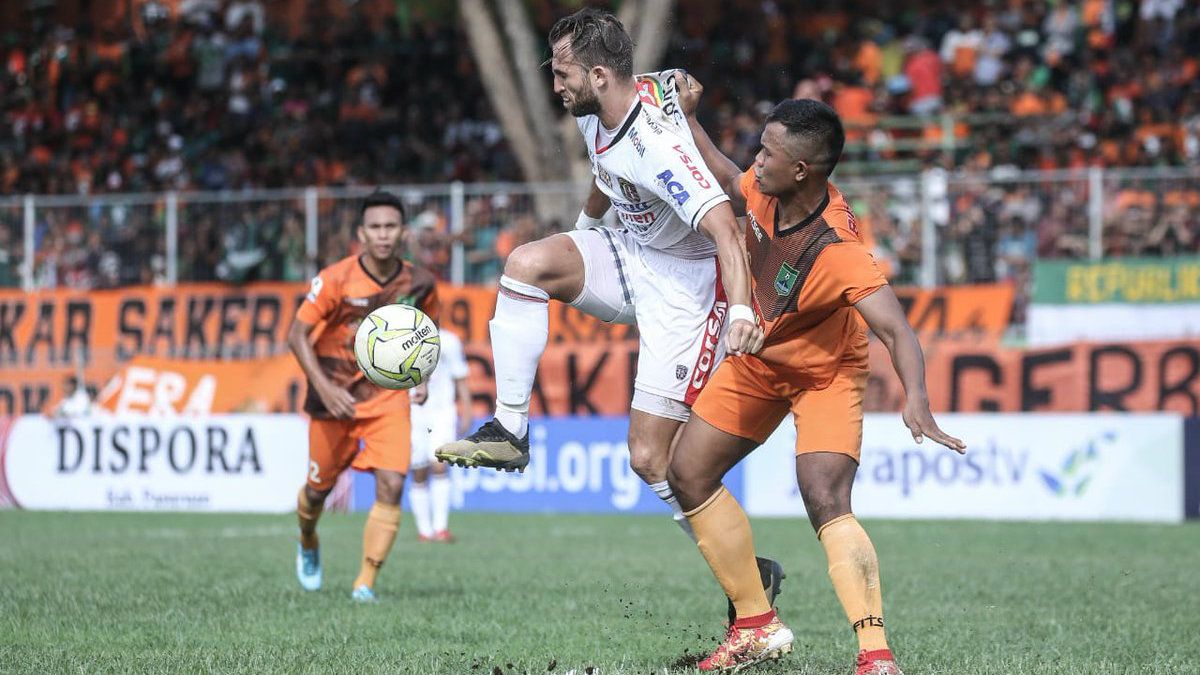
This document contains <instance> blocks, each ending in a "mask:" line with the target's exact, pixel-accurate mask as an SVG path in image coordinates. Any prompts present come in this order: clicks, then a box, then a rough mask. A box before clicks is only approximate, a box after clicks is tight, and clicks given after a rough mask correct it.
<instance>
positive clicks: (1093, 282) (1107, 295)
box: [1033, 256, 1200, 305]
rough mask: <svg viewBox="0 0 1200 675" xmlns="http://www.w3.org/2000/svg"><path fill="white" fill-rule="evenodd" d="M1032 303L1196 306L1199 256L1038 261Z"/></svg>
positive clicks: (1199, 289)
mask: <svg viewBox="0 0 1200 675" xmlns="http://www.w3.org/2000/svg"><path fill="white" fill-rule="evenodd" d="M1033 302H1034V303H1040V304H1047V305H1096V304H1114V303H1127V304H1162V303H1200V257H1197V256H1189V257H1179V258H1119V259H1114V260H1101V261H1095V262H1089V261H1062V260H1039V261H1038V262H1037V263H1036V264H1035V265H1034V268H1033Z"/></svg>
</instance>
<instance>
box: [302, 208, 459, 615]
mask: <svg viewBox="0 0 1200 675" xmlns="http://www.w3.org/2000/svg"><path fill="white" fill-rule="evenodd" d="M356 229H357V234H358V241H359V242H360V243H361V244H362V248H363V252H362V254H360V255H353V256H349V257H347V258H343V259H342V260H339V261H338V262H336V263H334V264H332V265H330V266H329V267H326V268H325V269H323V270H321V273H320V274H319V275H317V276H316V277H315V278H314V279H313V280H312V287H311V288H310V289H309V292H308V295H307V297H305V299H304V302H303V303H302V304H301V305H300V308H299V309H298V310H297V311H296V318H295V320H294V321H293V322H292V327H291V329H290V331H289V332H288V345H289V346H290V347H291V348H292V352H293V353H294V354H295V355H296V360H297V361H299V362H300V367H301V368H303V369H304V374H305V375H306V376H308V395H307V396H306V397H305V400H304V411H305V412H306V413H308V415H309V417H310V422H309V431H308V459H309V461H308V480H307V482H306V484H305V485H304V487H303V488H301V489H300V495H299V497H298V503H297V506H296V515H297V517H298V518H299V520H300V544H299V547H298V548H297V552H296V576H297V577H298V578H299V580H300V585H301V586H303V587H304V588H305V589H306V590H310V591H315V590H317V589H319V588H320V587H321V581H322V577H323V570H322V566H321V553H320V551H321V549H320V543H319V541H318V539H317V519H318V518H320V516H321V509H322V507H323V506H324V504H325V498H326V497H327V496H328V495H329V491H330V490H332V489H333V486H334V484H335V483H336V482H337V479H338V476H339V475H341V473H342V472H343V471H345V470H346V468H348V467H351V466H353V467H354V468H355V469H358V470H360V471H372V472H373V473H374V474H375V504H374V505H372V507H371V512H370V513H369V514H368V515H367V525H366V528H365V529H364V531H363V555H362V565H361V568H360V570H359V573H358V577H357V578H356V579H355V580H354V585H353V590H352V594H351V595H352V597H353V598H354V599H355V600H362V601H371V600H374V599H375V591H374V588H375V577H376V575H377V574H378V572H379V568H380V567H381V566H382V565H383V563H384V560H386V559H387V555H388V552H389V551H390V550H391V548H392V543H393V542H394V541H395V539H396V531H397V530H398V529H399V527H400V495H401V491H402V490H403V488H404V476H405V474H407V473H408V464H409V459H410V453H411V449H412V445H411V443H412V436H411V434H412V430H411V428H412V425H411V422H410V419H409V392H407V391H389V390H386V389H381V388H379V387H377V386H375V385H374V384H371V383H370V382H368V381H367V380H366V379H365V378H364V377H363V375H362V372H361V371H359V369H358V365H357V363H355V360H354V334H355V332H356V331H357V330H358V325H359V324H360V323H362V321H363V319H365V318H366V316H367V314H369V313H371V312H372V311H373V310H375V309H376V308H378V307H381V306H383V305H389V304H393V303H401V304H406V305H412V306H414V307H416V308H418V309H420V310H421V311H423V312H425V313H426V314H428V315H429V317H430V318H431V319H433V320H434V321H435V322H436V321H437V320H438V313H439V307H440V305H439V302H438V297H437V288H436V286H435V284H434V277H433V275H432V274H430V273H429V272H427V271H425V270H423V269H421V268H418V267H414V266H413V265H412V264H411V263H407V262H405V261H404V260H403V259H401V257H400V256H401V253H402V250H403V240H404V205H403V204H402V203H401V201H400V199H399V198H398V197H396V196H395V195H393V194H391V193H388V192H382V191H376V192H375V193H373V194H371V195H370V196H368V197H367V198H366V200H365V201H364V202H363V206H362V213H361V219H360V221H359V224H358V225H357V228H356ZM314 334H315V340H314ZM424 396H425V387H424V385H421V386H419V387H417V388H415V389H413V391H412V397H413V400H417V401H418V402H420V400H423V399H424ZM360 445H361V447H360Z"/></svg>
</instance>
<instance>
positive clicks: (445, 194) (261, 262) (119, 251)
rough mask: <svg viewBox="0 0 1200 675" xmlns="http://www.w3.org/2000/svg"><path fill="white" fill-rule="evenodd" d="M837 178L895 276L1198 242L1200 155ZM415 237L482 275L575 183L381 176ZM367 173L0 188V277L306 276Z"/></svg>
mask: <svg viewBox="0 0 1200 675" xmlns="http://www.w3.org/2000/svg"><path fill="white" fill-rule="evenodd" d="M835 182H836V183H837V184H838V185H839V187H840V188H841V189H842V191H843V192H844V193H845V194H846V195H847V197H848V198H849V200H850V202H851V205H852V207H853V209H854V211H855V213H856V215H857V216H858V218H859V221H860V222H861V223H862V225H863V227H864V229H865V230H866V231H867V232H868V233H869V236H870V238H871V246H872V248H873V250H874V252H875V254H876V257H877V259H878V260H879V261H880V263H881V264H882V265H883V266H884V268H885V270H886V272H887V273H888V274H889V275H890V277H891V278H892V279H893V280H894V281H895V282H896V283H900V284H911V285H919V286H924V287H933V286H940V285H955V284H965V283H991V282H996V281H1008V280H1011V281H1012V282H1014V283H1015V284H1016V285H1017V287H1018V291H1019V293H1020V292H1022V291H1027V290H1028V285H1029V283H1030V278H1029V276H1030V275H1029V272H1030V266H1031V264H1032V262H1033V261H1034V260H1035V259H1037V258H1038V257H1043V258H1066V259H1071V258H1074V259H1099V258H1102V257H1105V258H1107V257H1119V256H1124V255H1174V254H1186V253H1192V252H1195V251H1197V249H1198V246H1200V216H1198V215H1197V214H1198V213H1200V209H1198V208H1197V207H1198V206H1200V169H1196V168H1193V169H1167V168H1154V169H1100V168H1091V169H1083V170H1057V171H1017V170H1011V171H1004V170H997V169H993V170H990V171H987V172H947V171H944V170H940V169H929V170H926V171H923V172H919V173H898V174H886V175H879V176H872V177H867V176H849V177H842V178H838V177H835ZM390 189H392V190H394V191H396V192H397V193H398V194H400V195H401V196H402V198H403V199H404V201H405V203H406V204H407V205H408V207H409V210H408V219H409V224H410V229H411V235H410V236H411V239H410V250H411V252H412V255H413V256H414V257H416V258H417V259H418V261H419V262H421V263H422V264H424V265H426V266H428V267H430V268H432V269H434V270H435V271H436V272H438V273H439V274H440V275H441V276H442V278H444V279H446V280H447V281H451V282H454V283H490V282H492V281H494V280H495V279H496V278H497V276H498V275H499V272H500V270H501V269H502V266H503V260H504V258H505V257H506V256H507V254H508V253H509V252H511V250H512V249H513V248H515V247H516V246H517V245H520V244H521V243H523V242H525V241H530V240H533V239H536V238H539V237H541V236H545V235H546V234H548V233H550V232H553V231H559V230H562V229H564V228H567V227H570V224H569V223H561V222H557V221H551V222H546V219H543V218H539V217H538V216H537V215H536V214H537V208H536V204H535V202H536V200H537V199H538V198H540V197H545V196H550V197H553V198H555V199H557V200H559V202H560V203H566V204H575V203H579V202H580V201H581V200H582V198H583V195H584V191H583V188H581V187H580V186H577V185H573V184H567V183H554V184H537V185H534V184H522V183H465V184H464V183H451V184H437V185H397V186H390ZM367 191H368V189H367V188H361V187H360V188H316V187H308V188H298V189H282V190H255V191H244V192H230V193H211V192H179V193H176V192H168V193H141V194H104V195H95V196H78V195H55V196H40V195H26V196H21V197H0V250H3V251H4V255H3V257H0V285H5V286H9V287H21V288H24V289H26V290H29V291H32V290H35V289H41V288H54V287H63V286H66V287H73V288H82V289H90V288H109V287H116V286H123V285H130V284H147V283H152V284H160V285H170V284H174V283H177V282H185V281H227V282H233V283H238V282H243V281H250V280H294V281H296V280H303V279H307V278H308V277H309V276H311V275H312V274H313V272H314V271H315V270H316V269H317V268H319V267H320V266H322V265H325V264H328V263H329V262H332V261H333V260H335V259H337V258H338V257H340V256H341V255H344V252H345V251H347V250H350V249H351V247H352V245H353V236H354V235H353V224H354V222H355V220H356V219H357V217H358V211H357V210H358V200H359V199H360V198H361V197H362V196H363V195H364V194H365V193H366V192H367Z"/></svg>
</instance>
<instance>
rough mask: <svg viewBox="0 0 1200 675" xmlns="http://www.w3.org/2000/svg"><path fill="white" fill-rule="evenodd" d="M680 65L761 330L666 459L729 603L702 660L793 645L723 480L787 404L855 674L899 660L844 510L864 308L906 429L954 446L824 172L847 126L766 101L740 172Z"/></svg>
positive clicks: (826, 110) (854, 456) (887, 294)
mask: <svg viewBox="0 0 1200 675" xmlns="http://www.w3.org/2000/svg"><path fill="white" fill-rule="evenodd" d="M680 77H684V78H686V79H685V85H686V86H681V87H680V90H681V101H680V103H681V105H682V106H683V110H684V112H685V113H686V114H687V115H688V118H689V124H690V125H691V127H692V132H693V135H694V136H695V138H696V146H697V148H698V149H699V151H700V153H701V155H702V156H703V158H704V161H705V163H706V164H708V166H709V168H710V169H712V172H713V174H714V175H715V176H716V178H717V180H719V181H720V182H721V185H722V186H723V187H724V188H725V191H726V193H727V194H728V195H729V196H730V198H731V200H732V201H733V206H734V209H735V210H736V211H738V212H741V213H746V214H747V223H746V227H745V238H746V245H747V249H748V251H749V253H750V269H751V273H752V276H753V279H754V305H755V312H756V313H757V315H758V317H759V320H760V321H761V322H762V324H763V326H764V328H765V332H766V341H765V344H764V346H763V348H762V350H761V351H760V352H758V353H757V354H754V355H751V354H741V355H734V356H731V357H730V358H727V359H726V360H725V362H724V363H722V364H721V366H720V367H719V368H718V369H717V372H716V374H715V375H714V376H713V379H712V381H711V382H709V384H708V386H707V387H705V389H704V391H703V392H701V394H700V396H699V398H698V400H697V401H696V404H695V406H694V407H693V409H692V412H693V415H692V418H691V420H689V421H688V423H687V424H686V425H685V426H684V429H683V431H682V433H681V436H680V439H679V442H678V445H677V446H676V450H675V455H674V457H673V458H672V461H671V465H670V468H669V471H668V479H669V481H670V484H671V488H672V489H673V490H674V492H675V494H676V495H677V497H678V498H679V503H680V505H681V506H682V507H683V508H684V509H686V511H685V514H686V516H687V518H688V520H689V522H690V523H691V525H692V528H693V530H694V531H695V533H696V536H697V538H698V546H699V548H700V550H701V552H702V553H703V554H704V557H705V559H706V560H707V561H708V564H709V566H710V567H711V568H712V570H713V574H714V575H715V576H716V578H717V580H718V581H719V582H720V583H721V585H722V587H724V589H725V593H726V594H727V595H728V596H729V597H730V598H731V599H732V600H733V603H734V606H735V608H736V612H737V620H736V621H735V622H734V624H733V625H732V626H730V629H729V633H728V635H727V637H726V640H725V642H724V643H722V644H721V646H720V647H718V648H717V650H716V651H715V652H714V653H713V654H712V655H711V656H710V657H709V658H707V659H705V660H704V661H703V662H701V663H700V669H701V670H724V669H732V668H737V667H741V666H744V665H747V664H748V663H751V662H754V661H758V660H762V659H765V658H774V657H778V656H779V655H781V654H783V653H786V652H788V651H790V649H791V642H792V634H791V631H790V630H788V629H787V627H785V626H784V625H783V624H782V623H781V622H780V621H779V619H778V617H777V616H776V614H775V612H774V610H772V609H771V606H770V605H769V604H767V601H766V597H765V595H764V594H763V590H762V585H761V584H760V583H759V575H758V568H757V566H756V565H755V561H754V546H753V541H752V539H751V533H750V523H749V521H748V520H747V519H746V514H745V512H744V511H742V508H741V506H740V505H739V504H738V503H737V501H736V500H735V499H734V498H733V497H732V495H730V494H729V492H728V491H726V490H725V488H724V487H723V486H722V484H721V479H722V477H723V476H724V475H725V473H726V472H727V471H728V470H729V469H730V468H731V467H733V465H734V464H736V463H737V462H738V461H740V460H741V459H742V458H743V457H745V456H746V455H747V454H749V453H750V452H751V451H753V450H754V449H755V448H756V447H758V446H759V445H761V444H762V443H763V442H764V441H765V440H766V439H767V437H768V436H770V434H771V433H772V432H773V431H774V430H775V428H776V427H778V426H779V424H780V422H782V421H783V419H784V418H785V417H786V416H787V414H788V413H789V412H791V413H792V414H793V415H794V416H795V424H796V481H797V482H798V484H799V487H800V492H801V494H802V496H803V498H804V505H805V508H806V509H807V511H808V516H809V519H810V521H811V522H812V526H813V529H815V530H816V533H817V539H819V540H820V542H821V545H822V546H823V547H824V549H825V553H826V556H827V558H828V562H829V576H830V579H831V580H832V581H833V587H834V590H835V591H836V593H837V596H838V599H839V600H840V601H841V603H842V607H843V609H845V611H846V616H847V617H848V618H849V621H850V624H851V626H852V627H853V629H854V631H855V632H856V633H857V636H858V642H859V652H858V659H857V664H856V668H857V670H856V673H857V675H899V673H900V669H899V668H898V667H897V666H896V662H895V659H894V658H893V656H892V653H891V651H890V650H889V649H888V645H887V641H886V638H885V636H884V629H883V608H882V599H881V594H880V585H879V565H878V560H877V558H876V555H875V548H874V546H873V545H872V544H871V540H870V539H869V538H868V537H867V533H866V532H865V531H864V530H863V528H862V526H861V525H859V523H858V521H857V520H855V518H854V514H853V513H852V512H851V510H850V490H851V487H852V486H853V483H854V474H855V472H856V471H857V469H858V457H859V450H860V447H861V445H862V420H863V391H864V389H865V387H866V382H867V372H868V366H867V334H866V331H865V329H864V326H863V320H865V321H866V325H867V326H869V327H870V328H871V330H872V331H873V332H874V333H875V334H876V335H877V336H878V337H879V339H880V340H882V341H883V343H884V345H886V346H887V348H888V351H889V352H890V353H891V356H892V363H893V365H894V366H895V368H896V372H897V373H898V374H899V375H900V379H901V381H902V382H903V384H904V390H905V393H906V397H907V400H906V403H905V406H904V423H905V424H906V425H907V426H908V428H909V430H910V431H911V432H912V435H913V439H914V440H916V441H917V442H918V443H919V442H921V440H922V439H923V438H924V437H929V438H930V439H932V440H934V441H936V442H938V443H941V444H943V445H945V446H946V447H948V448H951V449H953V450H956V451H958V452H964V451H965V449H966V448H965V445H964V444H963V442H962V441H960V440H959V439H957V438H954V437H952V436H950V435H948V434H946V433H944V432H943V431H942V430H941V429H939V428H938V426H937V423H936V422H934V419H933V416H932V415H931V414H930V411H929V398H928V395H927V394H926V390H925V363H924V358H923V356H922V354H921V346H920V344H919V343H918V342H917V338H916V336H915V335H914V334H913V332H912V329H911V328H910V327H909V325H908V321H907V320H906V318H905V316H904V312H903V311H902V310H901V308H900V304H899V302H897V300H896V296H895V295H894V294H893V292H892V289H891V287H890V286H888V283H887V280H886V279H884V277H883V275H882V274H881V273H880V272H879V269H878V268H877V267H876V265H875V261H874V259H873V258H872V257H871V255H870V253H869V252H868V251H867V249H866V247H864V246H863V244H862V241H861V238H860V235H859V232H858V229H857V227H856V226H855V222H854V215H853V214H852V213H851V212H850V208H849V207H848V206H847V204H846V200H845V199H844V198H843V197H842V194H841V193H840V192H838V189H837V188H836V187H834V186H833V184H831V183H830V182H829V180H828V177H829V174H830V173H831V172H832V171H833V168H834V166H836V165H837V161H838V158H839V157H840V156H841V152H842V144H843V142H844V139H845V135H844V132H843V130H842V124H841V121H840V120H839V119H838V116H837V114H836V113H835V112H834V111H833V110H832V109H831V108H830V107H829V106H827V105H825V104H824V103H821V102H819V101H813V100H789V101H784V102H783V103H780V104H779V105H778V106H776V107H775V109H774V110H773V111H772V112H771V114H770V115H769V116H768V117H767V124H766V127H765V129H764V130H763V133H762V149H761V150H760V151H759V153H758V155H757V157H755V162H754V166H753V167H752V168H751V169H750V170H749V171H745V172H742V170H741V169H739V168H738V167H737V166H736V165H735V164H734V163H733V162H732V161H730V160H729V158H727V157H725V156H724V155H723V154H721V152H720V151H719V150H717V148H716V147H715V146H714V144H713V143H712V140H711V139H710V138H709V137H708V135H707V134H706V133H705V132H704V129H703V128H702V127H701V126H700V125H699V123H697V122H696V118H695V108H696V104H697V101H698V100H699V96H700V92H701V91H702V89H701V87H700V85H699V83H697V82H696V81H695V80H694V78H691V77H688V76H686V75H684V74H682V73H681V74H680Z"/></svg>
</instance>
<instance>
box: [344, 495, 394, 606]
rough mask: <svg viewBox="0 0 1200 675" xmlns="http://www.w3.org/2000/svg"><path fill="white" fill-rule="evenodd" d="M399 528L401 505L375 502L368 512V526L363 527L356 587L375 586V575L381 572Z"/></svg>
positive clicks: (355, 581)
mask: <svg viewBox="0 0 1200 675" xmlns="http://www.w3.org/2000/svg"><path fill="white" fill-rule="evenodd" d="M399 529H400V507H399V506H398V505H396V504H381V503H380V502H375V505H374V506H372V507H371V512H370V513H368V514H367V526H366V527H365V528H363V559H362V566H361V567H360V568H359V570H358V578H357V579H355V580H354V588H358V587H359V586H364V585H365V586H370V587H371V588H374V587H375V575H377V574H379V568H380V567H383V562H384V561H385V560H387V556H388V552H389V551H391V550H392V542H394V541H396V531H397V530H399Z"/></svg>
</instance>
